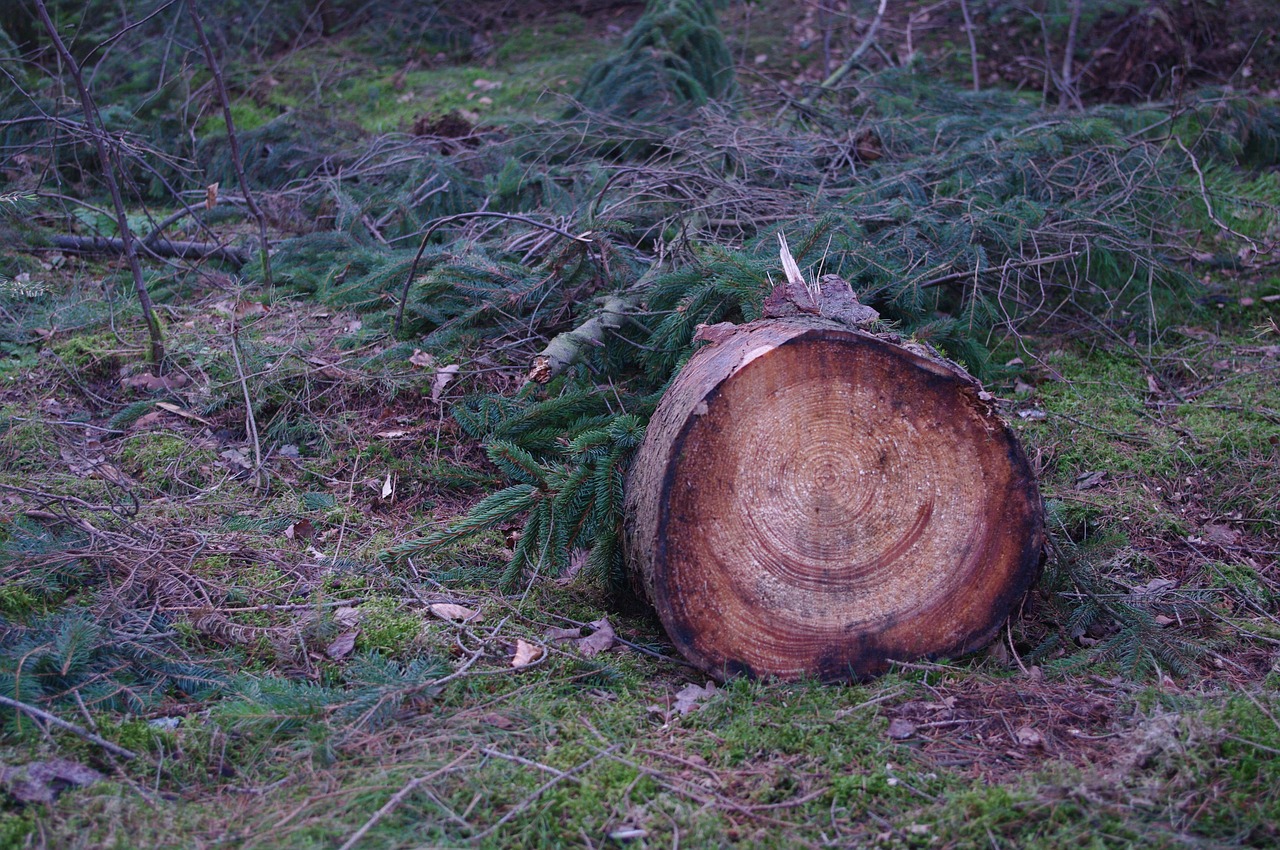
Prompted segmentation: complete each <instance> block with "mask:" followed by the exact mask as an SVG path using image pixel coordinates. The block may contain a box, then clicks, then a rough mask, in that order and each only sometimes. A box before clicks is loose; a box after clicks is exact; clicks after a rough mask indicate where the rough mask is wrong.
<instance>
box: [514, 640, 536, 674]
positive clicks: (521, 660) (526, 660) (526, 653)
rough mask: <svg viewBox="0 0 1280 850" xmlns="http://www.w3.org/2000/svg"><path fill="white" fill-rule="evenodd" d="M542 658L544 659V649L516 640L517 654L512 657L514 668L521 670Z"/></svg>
mask: <svg viewBox="0 0 1280 850" xmlns="http://www.w3.org/2000/svg"><path fill="white" fill-rule="evenodd" d="M540 658H542V647H540V646H537V645H536V644H532V643H529V642H528V641H526V640H521V639H520V638H516V648H515V652H514V653H513V655H512V657H511V666H512V667H514V668H515V669H517V670H520V669H522V668H524V667H528V666H529V665H531V664H533V663H535V662H536V661H538V659H540Z"/></svg>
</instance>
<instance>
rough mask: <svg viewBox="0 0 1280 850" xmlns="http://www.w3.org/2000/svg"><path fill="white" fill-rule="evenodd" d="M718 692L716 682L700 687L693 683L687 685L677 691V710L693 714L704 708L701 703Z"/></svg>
mask: <svg viewBox="0 0 1280 850" xmlns="http://www.w3.org/2000/svg"><path fill="white" fill-rule="evenodd" d="M715 692H716V683H715V682H707V684H706V685H704V686H702V687H699V686H698V685H695V684H693V683H690V684H687V685H685V686H684V687H683V688H681V689H680V690H679V691H677V692H676V701H675V706H674V707H675V710H676V711H678V712H680V713H681V714H682V715H684V714H691V713H692V712H695V711H697V710H698V709H700V708H702V706H701V705H699V704H698V703H700V702H701V701H702V700H705V699H707V698H708V697H710V696H712V695H713V694H715Z"/></svg>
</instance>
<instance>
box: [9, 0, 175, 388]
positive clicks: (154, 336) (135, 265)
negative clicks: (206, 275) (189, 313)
mask: <svg viewBox="0 0 1280 850" xmlns="http://www.w3.org/2000/svg"><path fill="white" fill-rule="evenodd" d="M35 4H36V12H37V13H38V14H39V15H40V21H41V23H43V24H44V28H45V31H46V32H47V33H48V34H49V38H50V40H52V41H53V45H54V47H55V48H57V51H58V55H59V56H60V57H62V61H63V62H65V63H66V65H67V70H68V72H69V73H70V74H71V78H72V79H73V80H75V84H76V88H77V89H78V90H79V92H80V105H81V108H82V109H83V110H84V120H85V126H86V127H87V128H88V131H89V134H90V135H91V136H92V137H93V143H94V146H95V147H96V148H97V151H98V159H99V160H100V161H101V162H102V178H103V180H104V181H105V182H106V184H107V189H108V190H109V191H110V193H111V203H112V205H113V206H114V207H115V214H116V227H118V228H119V230H120V240H121V242H122V243H123V248H124V255H125V258H126V259H127V260H128V262H129V271H130V273H131V274H132V275H133V288H134V291H135V292H136V293H137V295H138V305H139V306H140V307H141V308H142V317H143V319H144V320H145V321H146V323H147V331H148V333H149V334H150V337H151V369H152V371H153V372H154V373H155V374H157V375H159V374H160V373H161V371H162V370H163V368H164V334H163V332H162V331H161V330H160V320H159V319H158V318H157V317H156V314H155V310H154V309H153V308H152V305H151V294H150V293H149V292H147V284H146V281H145V280H143V278H142V263H141V262H139V261H138V251H137V245H136V244H135V243H136V240H135V239H134V236H133V231H132V230H131V229H130V228H129V213H128V211H127V210H125V207H124V195H122V194H121V192H120V183H119V182H118V181H117V180H116V170H117V169H119V167H120V162H119V157H118V155H117V154H116V152H115V151H114V150H113V149H112V148H110V147H109V146H108V145H107V143H106V140H105V137H106V131H105V130H104V129H103V124H102V116H101V115H99V114H98V107H97V106H96V105H95V104H94V102H93V98H92V97H91V96H90V94H89V89H88V87H87V86H86V85H85V83H84V74H83V72H82V71H81V69H80V64H79V63H78V62H76V59H75V57H74V56H72V55H71V51H70V50H68V49H67V45H66V44H65V43H64V42H63V40H62V36H61V35H60V34H59V33H58V27H57V26H56V25H55V24H54V22H53V19H52V18H50V17H49V10H48V8H47V7H46V6H45V2H44V0H35Z"/></svg>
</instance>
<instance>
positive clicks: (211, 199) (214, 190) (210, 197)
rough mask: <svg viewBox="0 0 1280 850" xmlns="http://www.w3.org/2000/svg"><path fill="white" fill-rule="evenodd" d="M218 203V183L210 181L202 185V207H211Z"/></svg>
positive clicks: (208, 208)
mask: <svg viewBox="0 0 1280 850" xmlns="http://www.w3.org/2000/svg"><path fill="white" fill-rule="evenodd" d="M217 205H218V184H217V183H210V184H209V185H208V186H205V187H204V208H205V209H207V210H211V209H213V208H214V207H215V206H217Z"/></svg>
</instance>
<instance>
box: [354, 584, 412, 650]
mask: <svg viewBox="0 0 1280 850" xmlns="http://www.w3.org/2000/svg"><path fill="white" fill-rule="evenodd" d="M422 625H423V621H422V618H421V617H420V616H418V615H417V614H412V613H406V612H403V611H401V610H400V605H399V603H398V602H396V601H395V600H392V599H387V598H375V599H371V600H369V601H368V602H365V603H364V604H363V605H361V606H360V634H359V636H358V637H357V638H356V646H357V648H358V649H361V650H372V651H375V652H380V653H382V654H383V655H387V656H390V657H403V656H404V655H405V653H406V652H407V651H408V650H409V648H410V646H411V645H412V644H413V643H414V641H415V640H417V638H418V636H419V635H420V634H422Z"/></svg>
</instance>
